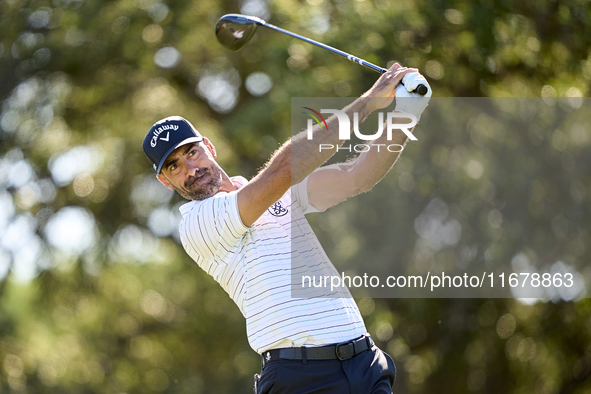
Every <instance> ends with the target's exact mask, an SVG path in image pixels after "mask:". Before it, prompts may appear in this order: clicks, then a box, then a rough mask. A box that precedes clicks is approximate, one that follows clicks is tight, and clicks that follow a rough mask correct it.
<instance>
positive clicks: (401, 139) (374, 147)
mask: <svg viewBox="0 0 591 394" xmlns="http://www.w3.org/2000/svg"><path fill="white" fill-rule="evenodd" d="M405 120H406V119H395V120H394V121H395V122H397V123H404V122H405ZM385 134H386V133H383V136H382V137H380V138H378V139H376V140H375V141H373V142H372V143H371V144H370V149H369V150H368V151H366V152H362V153H361V154H360V155H359V156H358V157H357V158H356V159H355V160H353V161H350V162H347V163H338V164H333V165H330V166H326V167H322V168H319V169H318V170H316V171H314V172H313V173H312V175H310V178H309V179H308V196H309V198H310V203H311V204H312V205H313V206H314V207H315V208H316V209H318V210H320V211H323V210H325V209H328V208H330V207H333V206H335V205H337V204H339V203H340V202H342V201H345V200H346V199H348V198H350V197H353V196H356V195H358V194H361V193H365V192H367V191H370V190H371V189H372V188H373V187H374V186H375V185H376V184H377V183H378V182H379V181H381V180H382V178H383V177H384V176H385V175H386V174H387V173H388V171H389V170H390V169H391V168H392V166H393V165H394V163H396V160H397V159H398V157H399V156H400V153H402V148H400V151H398V152H390V151H388V150H387V149H386V146H388V145H393V144H396V145H400V146H401V147H404V146H405V145H406V142H407V141H408V137H407V136H406V134H404V133H403V132H402V131H400V130H395V131H394V132H393V135H392V139H391V140H387V139H386V136H385ZM378 149H379V150H378Z"/></svg>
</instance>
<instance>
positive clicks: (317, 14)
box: [0, 0, 591, 393]
mask: <svg viewBox="0 0 591 394" xmlns="http://www.w3.org/2000/svg"><path fill="white" fill-rule="evenodd" d="M590 11H591V6H590V3H589V2H588V1H584V0H566V1H559V0H553V1H533V0H526V1H510V0H498V1H497V0H480V1H474V2H468V1H447V2H446V1H437V2H421V1H412V2H395V1H387V0H373V1H372V0H363V1H350V0H342V1H335V0H309V1H290V0H278V1H273V2H266V1H264V0H245V1H234V0H228V1H213V0H202V1H175V2H163V1H159V0H122V1H110V2H100V1H91V0H86V1H81V0H78V1H77V0H53V1H41V0H32V1H21V0H0V100H1V109H0V111H1V112H0V392H7V393H147V392H163V393H249V392H251V390H252V375H253V374H254V373H255V372H258V370H259V359H258V357H257V355H256V354H255V353H254V352H253V351H252V350H251V349H250V347H249V345H248V342H247V340H246V332H245V324H244V320H243V317H242V316H241V314H240V312H239V311H238V308H237V307H236V306H235V305H234V304H233V303H232V302H231V301H230V299H229V297H228V296H227V295H226V294H225V293H224V291H223V290H222V289H221V288H220V287H219V285H218V284H217V283H215V282H214V281H213V280H212V279H211V278H210V277H208V276H207V275H206V274H205V273H204V272H202V271H201V269H200V268H199V267H197V266H196V264H195V263H194V262H192V261H191V259H190V258H189V257H187V256H186V255H185V254H184V252H183V250H182V247H181V246H180V244H179V241H178V232H177V228H176V226H177V223H178V220H179V213H178V207H179V205H180V204H182V203H183V201H182V200H181V199H180V198H179V197H178V196H176V195H175V194H173V193H171V192H169V191H167V189H165V188H163V187H162V186H160V185H159V184H158V182H157V181H156V178H155V177H154V173H153V171H152V169H151V168H150V166H149V164H148V161H147V159H146V158H145V157H144V154H143V152H142V150H141V141H142V139H143V137H144V135H145V133H146V131H147V130H148V128H149V127H150V126H151V125H152V124H153V123H154V122H155V121H157V120H158V119H160V118H162V117H165V116H168V115H172V114H176V115H181V116H185V117H186V118H188V119H190V120H191V121H193V123H194V124H195V125H196V127H197V128H198V129H199V130H201V131H202V132H203V133H204V134H206V135H207V136H209V137H210V138H211V139H212V140H213V141H214V143H215V144H216V146H217V148H218V152H219V161H220V163H221V164H222V166H223V167H224V168H225V169H226V170H227V172H228V173H229V174H231V175H234V174H242V175H245V176H247V177H249V176H252V175H254V174H255V173H256V171H257V169H258V168H260V167H261V166H262V165H263V164H264V162H265V160H266V159H268V157H269V156H270V154H271V153H272V152H273V150H274V149H276V148H277V147H278V146H279V144H280V143H281V142H282V141H284V140H285V139H287V138H288V137H289V135H290V130H289V124H290V110H289V108H290V100H291V97H306V96H329V97H330V96H342V97H347V96H356V95H359V94H361V93H362V92H363V91H364V90H365V89H367V88H368V87H369V86H371V84H372V83H373V82H374V81H375V79H376V77H377V74H375V73H374V72H372V71H370V70H365V69H363V68H362V67H359V66H357V65H354V64H352V63H350V62H348V61H347V60H345V59H342V58H340V57H337V56H336V55H334V54H331V53H328V52H326V51H323V50H320V49H317V48H314V47H311V46H309V45H307V44H304V43H301V42H297V41H295V40H293V39H291V38H289V37H286V36H283V35H280V34H277V33H273V32H270V31H264V30H262V29H261V30H260V31H259V32H257V35H256V36H255V38H254V39H253V41H252V43H251V44H249V46H248V47H246V48H245V49H243V50H242V51H240V52H237V53H229V52H228V51H227V50H225V49H224V48H222V47H221V46H220V45H219V44H218V43H217V41H216V39H215V35H214V26H215V22H216V21H217V19H218V18H219V17H220V16H222V15H223V14H225V13H230V12H241V13H245V14H252V15H258V16H260V17H262V18H264V19H266V20H268V21H270V22H271V23H274V24H277V25H279V26H281V27H284V28H286V29H288V30H292V31H295V32H298V33H301V34H304V35H307V36H310V37H311V38H315V39H319V40H321V41H323V42H325V43H328V44H330V45H332V46H335V47H337V48H341V49H343V50H345V51H348V52H351V53H353V54H355V55H357V56H360V57H362V58H364V59H366V60H368V61H371V62H373V63H376V64H379V65H382V66H386V65H389V64H391V63H392V62H393V61H399V62H401V63H402V64H404V65H408V66H411V67H418V68H420V69H421V70H422V71H423V72H424V74H425V75H426V77H427V78H428V79H429V81H430V83H431V85H432V87H433V90H434V92H435V96H439V97H482V96H484V97H541V98H542V99H545V100H547V101H548V102H553V100H557V98H560V97H574V98H577V97H585V96H588V95H589V81H590V80H591V52H590V49H589V48H590V45H589V43H590V42H591V20H590V18H591V17H590V15H591V12H590ZM458 132H462V131H461V130H459V131H458ZM506 135H507V134H504V133H501V134H500V135H499V133H498V130H496V129H494V127H492V126H491V129H490V130H489V132H487V129H486V127H485V129H484V131H483V132H482V133H481V134H479V133H476V135H475V136H474V135H471V138H465V139H464V141H465V142H464V144H463V145H462V146H461V147H459V148H458V150H454V149H455V148H456V147H455V146H451V145H450V144H449V143H448V142H446V139H445V138H444V136H442V135H437V138H433V139H429V138H427V136H428V131H427V130H424V131H423V136H425V138H423V139H422V141H419V142H418V143H417V144H415V145H414V146H413V148H412V150H408V151H406V152H405V153H404V155H403V159H402V160H401V162H400V163H398V164H397V166H399V165H400V167H395V171H394V172H393V173H392V174H390V175H389V178H387V179H386V180H385V182H386V183H385V185H387V186H388V187H389V188H390V192H391V193H392V195H393V196H405V197H404V198H405V199H406V200H407V201H419V202H420V201H424V202H429V201H431V200H433V198H434V197H433V196H437V190H438V186H440V185H443V182H442V181H440V178H439V177H437V176H433V175H434V174H442V176H443V175H445V174H448V175H449V174H450V173H454V171H459V172H462V171H463V172H464V173H465V175H467V177H466V176H445V177H443V178H441V179H442V180H444V181H445V185H446V187H452V189H453V190H455V191H456V193H462V192H463V191H464V193H465V194H466V195H467V196H468V197H466V198H465V199H464V200H460V199H458V200H457V201H452V200H453V199H452V198H451V197H450V198H448V200H447V201H448V203H450V204H452V205H450V206H452V207H454V206H456V205H457V207H459V208H460V210H461V211H462V210H463V209H464V208H466V204H467V206H468V207H469V209H468V212H471V211H470V209H473V208H474V206H476V207H480V206H486V207H487V208H486V210H484V209H483V210H480V211H478V210H476V211H474V215H475V216H469V215H468V216H465V215H464V216H462V215H456V216H454V220H456V221H457V222H458V223H459V225H461V226H465V227H462V228H463V229H466V230H467V232H466V231H464V232H463V234H470V237H472V238H473V239H477V240H478V242H480V243H482V244H487V245H490V246H491V247H492V246H494V247H492V248H491V249H490V250H489V249H484V250H483V249H482V248H480V249H478V250H469V251H468V253H471V254H474V255H473V256H472V259H475V260H479V259H486V258H490V254H491V253H493V252H494V253H496V254H495V256H501V257H498V258H503V256H505V258H511V256H515V255H518V253H522V255H519V256H521V257H520V258H526V259H528V261H535V260H536V258H544V257H545V256H543V255H542V256H538V252H537V251H536V250H535V249H529V248H525V249H523V248H519V247H516V246H515V245H514V244H512V243H506V242H503V234H504V233H503V227H502V223H503V221H502V220H501V222H500V223H499V214H500V215H501V219H502V218H503V216H502V215H503V208H502V207H500V206H497V205H495V204H497V202H498V201H497V200H496V199H495V196H496V195H497V194H498V193H497V194H496V193H495V189H494V187H493V188H492V189H491V182H490V181H488V179H502V175H503V174H502V173H501V172H500V171H503V170H504V171H506V168H507V166H509V164H511V160H516V161H517V160H520V159H522V157H521V156H520V155H519V154H517V152H516V154H514V155H510V156H506V157H503V165H502V166H500V165H498V164H499V162H495V161H491V160H478V157H479V156H478V154H479V153H478V151H479V150H481V148H482V147H483V145H486V144H487V143H489V142H491V141H492V142H491V143H498V144H503V143H506V144H509V145H510V146H513V147H515V146H514V139H511V138H507V137H506ZM489 140H490V141H489ZM524 141H528V143H529V144H531V146H529V145H528V147H529V148H528V149H535V148H540V149H546V150H547V152H548V155H549V156H548V157H549V159H548V160H549V162H550V163H554V164H553V165H550V167H551V168H553V171H546V170H544V171H542V170H540V171H539V173H537V174H536V176H535V177H533V178H529V177H527V178H525V179H523V184H522V187H519V188H516V189H515V190H514V192H515V193H520V194H519V196H520V200H521V201H528V204H527V205H526V206H527V207H528V208H527V209H528V210H530V211H529V215H530V216H531V217H533V218H535V220H530V221H525V222H524V223H525V224H523V223H522V227H521V228H520V231H522V232H523V234H532V237H533V238H534V239H535V240H536V242H538V243H540V244H545V245H556V246H557V249H558V250H560V254H559V255H558V254H557V255H556V256H552V257H551V258H552V259H555V260H559V259H563V260H564V261H565V263H572V262H579V265H580V262H581V261H583V262H585V258H587V257H588V252H587V251H586V250H587V248H588V245H589V243H590V240H589V238H590V237H589V219H588V217H589V216H588V215H589V210H588V207H589V194H590V193H591V189H590V180H589V175H588V173H585V170H586V168H585V164H586V163H587V162H586V161H585V155H581V154H580V152H581V151H584V149H585V148H588V145H589V143H591V131H590V130H589V127H588V126H587V127H582V128H579V129H577V131H576V132H573V133H570V132H568V131H565V130H563V131H560V133H557V132H556V130H550V131H548V133H547V134H545V133H544V132H535V130H534V132H533V134H531V133H530V134H528V138H524ZM518 146H519V145H518ZM524 146H525V145H524ZM573 149H574V150H575V151H576V152H578V154H577V155H574V154H572V153H570V152H572V151H573ZM576 149H580V150H576ZM567 153H568V154H570V156H569V155H568V154H567ZM475 158H476V159H475ZM474 160H476V161H478V164H474V163H473V161H474ZM405 163H406V164H405ZM515 164H516V165H515V166H513V167H510V166H509V167H510V168H519V166H518V165H517V164H518V162H516V163H515ZM475 166H476V167H475ZM433 168H434V169H437V171H432V170H431V169H433ZM542 168H546V167H542ZM443 169H445V170H446V171H447V172H444V173H442V172H441V171H443ZM438 171H439V172H438ZM474 171H476V172H478V173H479V174H480V176H477V177H474V176H471V174H472V175H474V174H476V173H475V172H474ZM573 171H577V176H573V175H572V172H573ZM565 173H569V174H570V175H569V179H571V181H570V182H568V183H567V184H565V183H564V182H561V179H563V175H564V174H565ZM573 178H574V179H573ZM440 182H441V183H440ZM450 182H452V184H451V185H450V184H449V183H450ZM454 182H455V183H454ZM439 196H440V195H439ZM397 198H398V197H397ZM400 198H402V197H399V198H398V200H396V201H402V200H400ZM558 199H560V201H561V204H559V206H560V207H563V206H565V207H573V209H571V210H566V209H564V210H562V209H557V208H556V207H557V205H556V204H557V201H558ZM564 199H567V200H566V201H565V200H564ZM462 201H463V202H464V204H463V205H462ZM347 204H348V205H347V210H348V211H349V212H355V211H356V205H355V204H356V203H355V200H351V201H349V202H347ZM453 204H456V205H453ZM470 204H472V205H470ZM417 206H418V205H417ZM425 206H426V203H425V204H423V205H422V207H423V208H424V207H425ZM470 207H471V208H470ZM493 211H496V212H494V213H493V214H492V216H490V215H491V212H493ZM408 212H412V210H409V211H408ZM420 212H421V211H418V213H419V214H420ZM453 212H454V211H453V210H452V211H451V215H453V214H454V213H453ZM462 212H463V211H462ZM318 217H319V216H316V217H314V219H313V221H314V222H316V223H317V224H320V223H318V222H319V220H320V219H318ZM362 219H363V218H358V220H362ZM414 219H415V218H412V217H409V218H408V220H409V221H410V223H412V221H413V220H414ZM341 222H342V223H345V222H346V223H347V224H348V225H349V226H351V228H355V225H356V222H355V221H354V220H353V218H349V219H348V220H346V221H341ZM341 222H339V223H341ZM471 222H473V223H472V224H470V223H471ZM474 223H477V225H475V224H474ZM499 229H500V230H499ZM406 231H407V232H408V233H409V234H410V236H414V238H415V239H417V238H418V237H420V234H418V233H417V230H416V229H415V228H413V227H412V226H410V227H408V228H407V230H406ZM536 234H542V235H540V236H539V237H538V238H539V239H538V238H536V236H537V235H536ZM323 239H325V240H326V249H327V253H328V254H329V255H331V256H336V257H335V258H334V259H333V260H334V261H335V263H336V265H337V267H338V264H339V262H338V257H339V251H338V250H337V249H338V248H336V247H335V245H334V244H333V243H331V240H330V239H328V238H327V237H325V236H323ZM393 243H395V241H393ZM404 247H405V244H397V245H396V248H398V249H402V255H403V256H413V254H412V251H413V250H414V249H413V248H414V244H412V243H408V245H407V246H406V247H407V250H406V251H404ZM486 250H489V254H488V255H486ZM382 251H383V250H382ZM423 251H424V252H426V253H427V254H429V253H431V254H430V255H428V256H427V257H428V258H439V257H438V256H443V258H444V259H454V258H457V259H461V258H462V249H461V248H455V249H454V248H447V249H445V250H443V251H433V250H431V251H429V250H427V249H424V250H423ZM379 252H380V249H376V253H379ZM464 252H465V250H464ZM421 256H423V257H425V256H424V255H421ZM487 256H488V257H487ZM346 257H347V258H353V257H354V256H353V255H347V256H346ZM361 257H363V258H368V257H367V256H359V258H361ZM370 257H371V256H370ZM419 257H420V256H419ZM587 261H588V258H587ZM358 301H359V306H360V309H361V311H362V313H363V315H364V317H365V319H366V324H367V327H368V329H369V331H370V333H371V334H372V336H373V337H374V338H375V339H376V342H377V343H378V344H379V345H380V346H381V347H382V348H383V349H385V350H386V351H388V352H389V353H390V354H391V355H392V356H393V357H394V359H395V361H396V362H397V367H398V380H397V383H396V392H399V393H405V392H408V393H430V392H434V391H437V392H443V393H463V392H475V393H499V392H501V393H533V392H535V393H585V392H589V391H590V390H591V381H590V379H589V375H590V373H591V303H590V302H589V299H580V300H576V301H572V300H571V301H567V300H560V299H553V300H548V301H544V300H534V301H531V300H529V301H527V302H526V301H522V300H514V299H377V298H376V299H371V298H363V299H360V300H358Z"/></svg>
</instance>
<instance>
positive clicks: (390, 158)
mask: <svg viewBox="0 0 591 394" xmlns="http://www.w3.org/2000/svg"><path fill="white" fill-rule="evenodd" d="M394 121H395V122H399V123H404V121H405V119H394ZM384 134H386V133H384ZM407 142H408V137H407V135H406V134H405V133H404V132H402V131H401V130H394V132H393V133H392V139H391V140H387V139H386V136H385V135H383V136H382V137H380V138H378V139H376V140H374V141H372V143H371V144H370V149H369V150H368V151H366V152H363V153H361V154H360V155H359V157H357V159H356V160H355V161H353V162H352V163H351V165H352V166H351V169H350V171H351V177H352V179H355V180H356V184H358V185H359V187H360V189H361V191H362V192H365V191H369V190H371V189H372V188H373V187H374V186H375V185H376V184H377V183H378V182H379V181H380V180H381V179H382V178H383V177H384V176H385V175H386V174H387V173H388V171H389V170H390V169H391V168H392V166H393V165H394V164H395V163H396V160H398V158H399V157H400V154H401V153H402V150H403V149H404V147H405V146H406V143H407ZM392 145H400V148H399V150H398V151H397V152H390V151H389V150H388V149H387V147H388V146H392Z"/></svg>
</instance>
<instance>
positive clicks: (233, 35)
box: [215, 14, 262, 51]
mask: <svg viewBox="0 0 591 394" xmlns="http://www.w3.org/2000/svg"><path fill="white" fill-rule="evenodd" d="M261 22H262V20H261V19H259V18H257V17H255V16H247V15H240V14H227V15H224V16H222V17H221V18H220V19H219V20H218V23H216V25H215V36H216V37H217V39H218V41H219V42H220V44H222V45H223V46H224V47H226V48H228V49H230V50H232V51H239V50H240V49H242V48H243V47H244V46H245V45H246V44H247V43H248V42H249V41H250V39H251V38H252V36H253V35H254V33H255V31H256V30H257V26H258V25H259V24H261Z"/></svg>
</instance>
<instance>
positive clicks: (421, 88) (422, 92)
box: [414, 84, 429, 96]
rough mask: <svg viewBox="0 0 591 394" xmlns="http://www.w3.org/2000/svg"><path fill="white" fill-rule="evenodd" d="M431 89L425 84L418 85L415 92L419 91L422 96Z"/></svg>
mask: <svg viewBox="0 0 591 394" xmlns="http://www.w3.org/2000/svg"><path fill="white" fill-rule="evenodd" d="M428 91H429V89H427V87H426V86H425V85H423V84H421V85H419V86H417V88H416V89H415V90H414V93H418V94H420V95H421V96H424V95H426V94H427V92H428Z"/></svg>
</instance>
